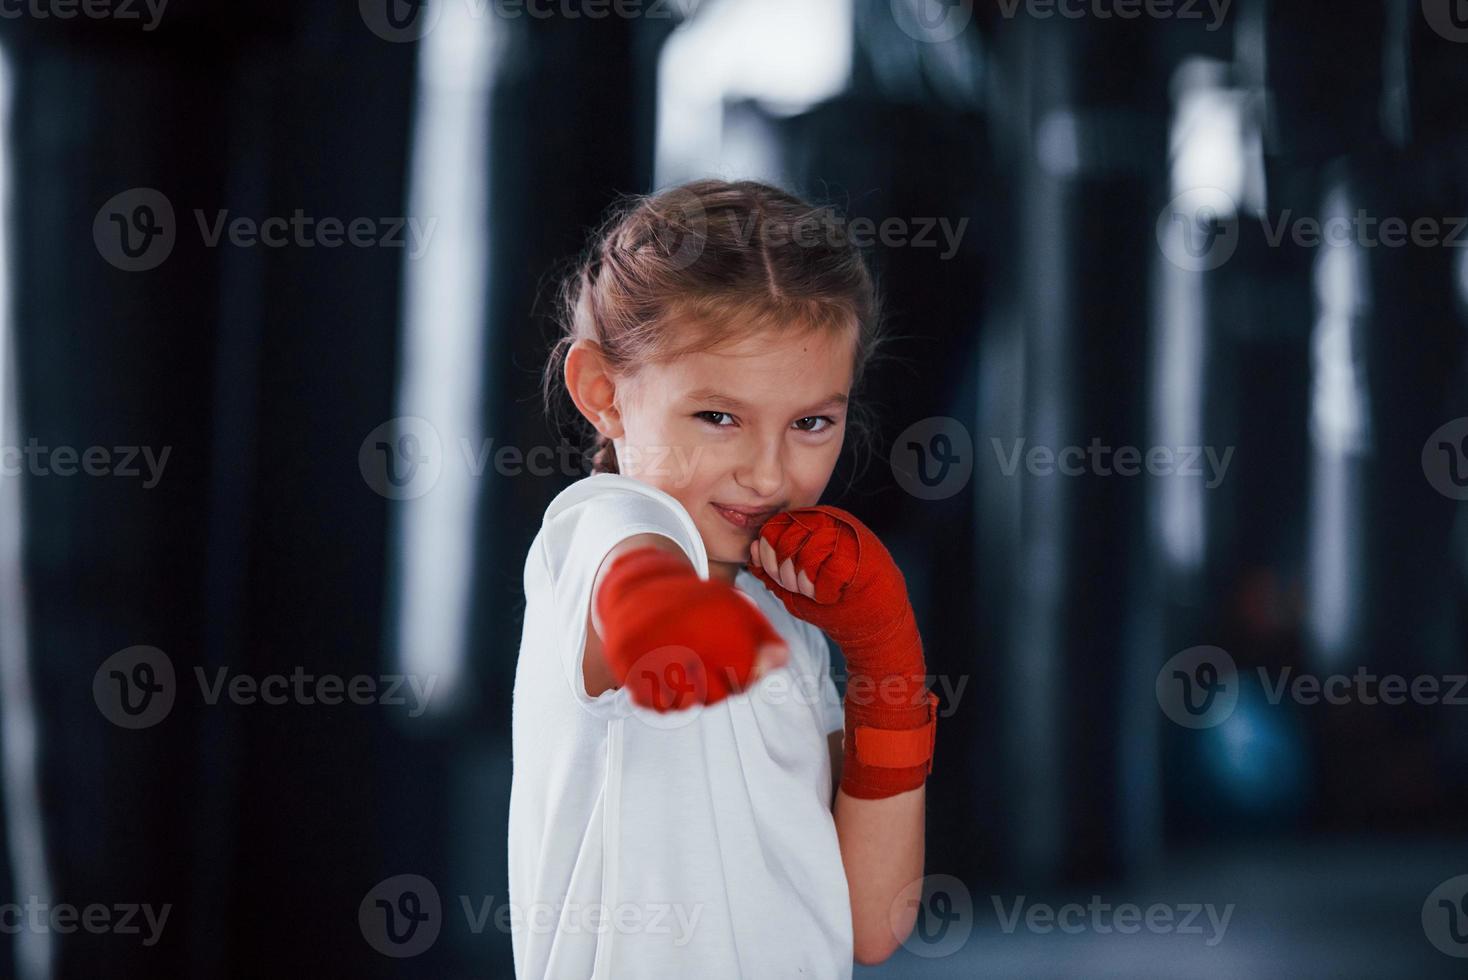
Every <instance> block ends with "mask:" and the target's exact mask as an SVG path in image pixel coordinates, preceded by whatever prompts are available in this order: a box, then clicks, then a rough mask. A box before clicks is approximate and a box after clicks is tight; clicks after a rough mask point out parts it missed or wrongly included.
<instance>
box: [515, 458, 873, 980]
mask: <svg viewBox="0 0 1468 980" xmlns="http://www.w3.org/2000/svg"><path fill="white" fill-rule="evenodd" d="M644 532H651V533H656V534H662V535H665V536H667V537H669V538H671V539H672V540H674V541H675V542H677V543H678V545H679V546H680V547H681V548H682V549H683V551H684V552H685V553H686V554H687V555H688V559H689V561H690V562H692V564H693V567H694V569H695V570H696V571H697V572H698V574H699V576H700V577H701V578H705V579H706V578H708V557H707V554H706V552H705V550H704V544H703V540H702V538H701V537H700V535H699V533H698V529H697V527H696V526H695V525H694V523H693V521H692V519H690V518H689V516H688V512H687V510H685V509H684V507H683V506H682V505H681V504H680V503H678V501H677V500H675V499H674V498H673V497H671V496H669V495H668V494H666V493H664V492H662V491H660V490H658V489H656V488H654V487H651V486H648V485H647V484H644V483H641V482H639V481H637V480H634V479H631V478H629V477H625V476H621V475H618V474H610V473H601V474H595V475H592V476H589V477H586V478H585V479H582V480H579V481H577V482H576V483H575V484H573V485H572V486H571V487H569V488H567V489H566V490H565V491H563V492H562V493H561V494H560V495H559V496H557V497H556V499H555V500H554V501H552V502H551V505H550V506H549V507H548V508H547V509H546V513H545V519H544V521H543V523H542V525H541V529H540V532H539V533H538V534H537V535H536V538H535V542H534V543H533V544H532V546H531V548H530V554H529V556H528V557H527V558H526V561H525V602H526V608H525V625H524V630H523V633H522V635H521V639H520V658H519V662H518V664H517V666H516V670H515V689H514V707H513V720H512V729H513V738H514V777H513V780H512V784H511V789H510V826H509V870H510V904H511V909H512V914H513V918H512V920H511V926H512V940H513V945H514V955H515V974H516V976H517V977H520V978H529V977H537V978H539V977H555V978H574V980H584V978H587V977H597V978H615V980H632V978H640V977H648V978H655V980H664V978H668V977H682V976H695V975H696V976H698V977H699V978H700V980H724V978H735V977H749V978H754V980H766V978H779V977H809V978H830V977H836V978H849V977H850V976H851V973H852V935H851V904H850V898H849V895H848V893H847V885H846V872H845V868H844V867H843V865H842V862H841V852H840V848H839V845H838V842H837V838H836V825H835V822H834V818H833V817H832V813H831V799H832V786H831V776H832V773H831V759H830V750H829V745H828V742H827V736H828V734H829V733H830V732H835V731H840V730H841V729H842V722H843V716H842V709H841V703H840V700H839V698H838V696H837V693H836V688H835V685H834V684H833V683H832V681H831V676H830V652H829V649H828V647H827V646H826V641H825V637H824V635H823V634H822V633H821V632H820V631H819V630H818V629H817V628H816V627H814V626H812V625H810V624H809V623H805V622H802V621H801V620H798V619H796V618H795V617H793V616H791V615H790V613H789V612H788V611H787V610H786V609H785V607H784V605H782V604H781V602H780V600H779V599H777V598H776V597H775V596H774V595H772V594H771V593H770V591H769V590H768V589H767V588H766V587H765V586H764V584H763V583H762V582H760V580H759V579H757V578H755V577H754V576H753V575H751V574H750V573H749V572H748V571H747V570H743V569H741V570H740V571H739V574H738V577H737V579H736V581H735V585H736V587H737V588H738V589H739V590H740V591H741V592H743V593H744V594H745V595H746V596H747V597H748V598H750V599H751V601H753V602H754V603H755V605H756V606H757V607H758V608H759V609H760V610H761V611H762V612H763V613H764V614H765V616H766V618H768V619H769V621H770V623H771V625H773V626H774V628H775V629H776V630H777V631H778V632H779V633H780V635H781V637H782V638H784V640H785V641H786V642H787V643H788V644H789V646H790V663H789V664H788V665H786V666H785V667H782V668H780V669H778V670H774V671H771V672H769V673H768V674H766V675H765V676H764V677H762V678H761V679H760V680H759V682H758V683H756V684H755V685H754V686H753V687H752V688H750V689H749V690H746V691H744V692H741V693H739V694H735V695H732V696H730V697H728V698H725V699H724V700H722V701H720V702H718V703H716V704H713V705H701V706H695V707H693V708H689V709H686V710H684V711H677V712H671V713H668V714H662V715H660V714H657V713H655V712H651V711H649V710H647V709H644V708H642V707H640V706H638V705H635V704H633V703H632V701H631V700H630V698H629V697H628V695H627V690H626V689H625V688H618V689H615V690H611V691H606V692H603V693H602V694H601V695H600V696H599V697H596V698H590V697H588V696H587V694H586V688H585V684H584V682H583V680H582V673H581V660H582V653H583V651H584V647H585V640H586V615H587V610H588V607H589V604H590V601H591V586H592V582H593V580H594V578H595V575H596V571H597V568H598V567H599V566H600V565H601V562H602V559H603V558H605V556H606V554H607V552H608V551H610V550H611V549H612V547H613V546H614V545H615V544H617V543H618V542H619V541H622V540H623V539H625V538H627V537H629V536H631V535H633V534H639V533H644Z"/></svg>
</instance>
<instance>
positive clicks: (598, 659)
mask: <svg viewBox="0 0 1468 980" xmlns="http://www.w3.org/2000/svg"><path fill="white" fill-rule="evenodd" d="M638 548H657V549H659V550H661V551H666V552H668V553H669V554H673V555H677V556H678V558H680V559H681V560H682V561H683V562H684V563H685V564H687V565H688V570H689V571H690V572H691V571H693V564H692V563H691V562H689V561H688V556H687V555H685V554H684V553H683V549H682V548H680V547H678V545H677V543H676V542H674V541H673V539H672V538H670V537H667V536H666V535H662V534H634V535H632V536H631V537H629V538H623V539H622V540H621V541H619V542H617V544H616V545H615V546H613V548H612V550H611V551H608V552H607V556H606V557H605V558H603V559H602V563H601V566H600V567H599V568H597V570H596V578H595V579H594V580H593V581H592V583H591V608H590V609H588V610H587V613H586V649H585V650H584V651H583V652H582V658H581V679H582V682H583V683H585V685H586V693H587V694H588V695H590V696H591V697H596V696H597V695H599V694H601V693H602V692H603V691H610V690H611V689H612V688H614V687H616V686H617V678H616V676H615V675H614V674H613V673H612V668H611V665H610V664H609V663H607V651H606V646H605V645H604V644H603V643H602V630H603V629H604V627H603V626H602V622H601V617H600V616H599V615H598V614H597V611H596V595H597V592H598V591H599V590H600V589H601V585H602V582H603V581H605V579H606V577H607V569H609V568H611V567H612V562H614V561H616V560H617V559H618V558H619V557H621V556H622V555H625V554H627V552H629V551H636V550H637V549H638Z"/></svg>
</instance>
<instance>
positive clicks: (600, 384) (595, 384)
mask: <svg viewBox="0 0 1468 980" xmlns="http://www.w3.org/2000/svg"><path fill="white" fill-rule="evenodd" d="M566 390H567V391H569V392H570V393H571V400H572V401H573V402H575V403H576V410H577V411H579V412H580V413H581V414H582V415H583V416H584V417H585V418H586V421H588V422H590V423H591V424H592V425H593V426H595V427H596V431H597V432H600V433H601V434H602V435H603V436H606V437H607V438H608V439H620V438H622V413H621V412H620V411H619V410H618V408H617V380H616V378H615V377H613V376H612V373H611V371H609V370H608V369H607V362H606V358H604V357H603V356H602V353H601V349H600V348H598V347H597V346H596V344H594V343H592V342H591V341H589V340H578V341H576V342H575V343H574V344H572V345H571V349H570V350H568V351H567V352H566Z"/></svg>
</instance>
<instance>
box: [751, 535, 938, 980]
mask: <svg viewBox="0 0 1468 980" xmlns="http://www.w3.org/2000/svg"><path fill="white" fill-rule="evenodd" d="M750 568H751V571H753V572H754V574H755V575H756V576H758V577H759V578H760V579H761V580H762V581H764V583H765V584H766V585H767V586H769V587H770V589H771V591H773V592H774V593H775V594H776V595H777V596H778V597H779V598H780V600H781V601H782V602H783V603H784V604H785V606H786V608H787V609H789V610H790V611H791V613H793V614H794V615H796V616H797V617H799V618H801V619H804V620H805V621H806V622H809V623H814V624H815V625H816V626H819V627H820V628H821V629H822V630H824V631H825V633H826V634H827V635H828V636H829V637H830V638H831V639H832V640H834V641H836V643H837V644H838V645H839V646H840V647H841V650H842V653H843V654H844V655H845V659H846V663H847V668H848V672H849V673H848V682H847V691H846V697H845V701H844V706H845V712H846V726H845V731H844V733H832V735H831V736H830V747H831V754H832V757H833V758H832V774H833V776H834V777H835V779H836V781H837V785H838V787H839V788H838V789H837V792H836V799H835V803H834V806H833V812H834V816H835V823H836V834H837V838H838V840H839V842H840V848H841V858H842V863H843V864H844V866H845V871H846V881H847V888H848V890H849V893H850V897H851V918H852V939H853V950H852V952H853V954H854V956H855V959H856V960H857V962H859V963H862V964H864V965H872V964H877V963H881V962H883V961H884V960H886V959H887V958H888V957H889V956H891V955H892V953H893V952H894V951H896V949H897V947H898V946H900V945H901V944H902V943H903V941H904V940H906V939H907V937H908V936H909V935H911V933H912V928H913V925H914V923H915V922H916V919H917V902H916V901H915V900H914V899H916V898H917V897H918V896H917V894H915V893H914V889H916V888H918V887H920V885H921V881H922V877H923V858H924V844H925V840H924V834H925V820H924V817H925V812H924V807H925V804H926V779H927V771H928V769H929V768H930V766H931V759H932V744H933V743H932V739H933V725H934V723H935V718H936V707H937V699H936V698H934V697H933V695H931V694H930V693H928V692H927V690H926V680H927V675H926V665H925V663H924V659H923V654H922V638H921V637H920V636H919V635H918V631H917V624H916V621H915V619H914V617H913V613H912V606H911V604H910V603H909V602H908V600H907V589H906V584H905V582H904V581H903V579H902V573H901V571H900V570H899V569H898V568H897V566H896V564H895V562H893V561H892V557H891V555H890V554H888V552H887V550H886V548H885V547H883V546H882V544H881V542H880V541H878V540H877V538H876V536H875V535H874V534H872V533H871V530H870V529H869V528H867V527H866V526H865V525H863V524H862V523H861V522H860V521H858V520H857V519H856V518H855V517H853V516H852V515H851V514H849V513H847V512H846V511H843V510H840V509H838V508H835V507H827V506H820V507H812V508H801V509H799V510H796V511H789V512H786V513H783V514H778V515H776V516H775V517H774V518H771V519H770V521H768V522H766V524H765V526H764V527H762V528H761V529H760V538H759V540H758V541H756V542H754V544H753V545H752V546H751V551H750ZM843 734H844V737H843Z"/></svg>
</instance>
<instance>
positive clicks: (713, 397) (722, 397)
mask: <svg viewBox="0 0 1468 980" xmlns="http://www.w3.org/2000/svg"><path fill="white" fill-rule="evenodd" d="M685 397H686V398H687V399H688V400H689V401H694V402H705V403H708V404H711V405H718V406H720V407H723V408H730V409H733V410H734V411H744V410H745V409H747V408H749V406H748V405H747V404H745V403H744V402H742V401H740V400H739V399H737V398H735V397H734V396H733V395H726V394H724V393H723V392H722V391H718V390H716V389H714V388H697V389H695V390H693V391H690V392H689V393H688V394H687V395H686V396H685ZM846 402H847V398H846V396H845V395H843V394H841V393H840V392H839V391H838V392H836V393H835V394H832V395H829V396H827V397H826V399H825V400H824V401H820V402H817V403H816V404H814V405H812V406H810V407H809V408H808V409H806V410H805V411H806V413H810V412H818V411H820V410H821V409H823V408H840V407H842V406H844V405H845V404H846Z"/></svg>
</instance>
